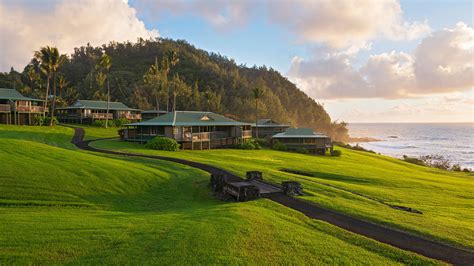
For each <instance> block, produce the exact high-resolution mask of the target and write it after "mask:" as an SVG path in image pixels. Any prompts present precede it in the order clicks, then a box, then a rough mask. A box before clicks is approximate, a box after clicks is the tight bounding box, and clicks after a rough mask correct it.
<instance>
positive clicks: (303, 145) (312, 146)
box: [272, 128, 333, 155]
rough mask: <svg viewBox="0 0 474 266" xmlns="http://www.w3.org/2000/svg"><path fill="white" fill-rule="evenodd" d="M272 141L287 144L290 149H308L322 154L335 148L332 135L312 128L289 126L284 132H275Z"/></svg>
mask: <svg viewBox="0 0 474 266" xmlns="http://www.w3.org/2000/svg"><path fill="white" fill-rule="evenodd" d="M272 141H273V142H276V141H279V142H281V143H283V144H285V145H286V146H287V148H288V150H293V151H297V150H301V149H306V150H308V152H310V153H317V154H321V155H324V154H325V153H326V151H327V150H332V148H333V145H332V142H331V138H330V137H328V136H326V135H324V134H321V133H317V132H314V131H313V130H312V129H311V128H288V129H287V130H286V131H285V132H283V133H278V134H275V135H274V136H273V137H272Z"/></svg>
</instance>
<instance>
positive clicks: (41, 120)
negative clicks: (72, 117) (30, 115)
mask: <svg viewBox="0 0 474 266" xmlns="http://www.w3.org/2000/svg"><path fill="white" fill-rule="evenodd" d="M50 122H51V117H49V116H47V117H43V116H37V117H35V118H34V123H35V125H37V126H49V123H50ZM57 124H59V121H58V119H57V118H56V117H55V116H53V126H55V125H57Z"/></svg>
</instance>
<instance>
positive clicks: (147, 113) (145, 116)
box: [142, 110, 168, 121]
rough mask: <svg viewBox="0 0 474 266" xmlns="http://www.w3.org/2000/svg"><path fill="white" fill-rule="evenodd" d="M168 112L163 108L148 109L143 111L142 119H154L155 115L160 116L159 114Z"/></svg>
mask: <svg viewBox="0 0 474 266" xmlns="http://www.w3.org/2000/svg"><path fill="white" fill-rule="evenodd" d="M167 113H168V112H167V111H163V110H146V111H142V120H143V121H146V120H150V119H153V118H155V117H158V116H161V115H165V114H167Z"/></svg>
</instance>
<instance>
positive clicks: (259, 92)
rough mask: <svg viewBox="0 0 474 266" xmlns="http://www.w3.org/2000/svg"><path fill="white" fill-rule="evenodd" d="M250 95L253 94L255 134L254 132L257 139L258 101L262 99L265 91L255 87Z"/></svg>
mask: <svg viewBox="0 0 474 266" xmlns="http://www.w3.org/2000/svg"><path fill="white" fill-rule="evenodd" d="M252 94H253V98H254V99H255V126H256V127H255V132H256V136H257V138H258V137H259V135H258V125H257V123H258V103H259V101H260V100H261V99H262V97H263V95H264V94H265V91H264V90H263V89H262V88H260V87H255V88H253V89H252Z"/></svg>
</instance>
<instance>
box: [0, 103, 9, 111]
mask: <svg viewBox="0 0 474 266" xmlns="http://www.w3.org/2000/svg"><path fill="white" fill-rule="evenodd" d="M10 111H11V107H10V105H9V104H0V112H10Z"/></svg>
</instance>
